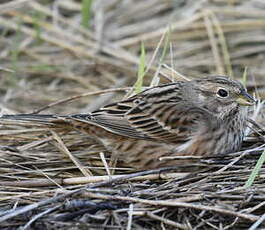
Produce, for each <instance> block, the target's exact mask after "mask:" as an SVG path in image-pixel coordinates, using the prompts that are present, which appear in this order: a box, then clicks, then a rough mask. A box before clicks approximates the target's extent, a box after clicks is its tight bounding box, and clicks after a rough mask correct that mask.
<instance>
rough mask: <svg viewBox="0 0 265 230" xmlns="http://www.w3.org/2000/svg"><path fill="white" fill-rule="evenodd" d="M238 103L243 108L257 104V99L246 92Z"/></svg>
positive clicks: (239, 97)
mask: <svg viewBox="0 0 265 230" xmlns="http://www.w3.org/2000/svg"><path fill="white" fill-rule="evenodd" d="M236 101H237V103H238V104H239V105H242V106H251V105H254V104H255V103H256V101H255V99H254V98H253V97H252V96H250V95H249V94H248V93H247V92H246V91H243V92H241V94H240V95H239V96H238V98H237V100H236Z"/></svg>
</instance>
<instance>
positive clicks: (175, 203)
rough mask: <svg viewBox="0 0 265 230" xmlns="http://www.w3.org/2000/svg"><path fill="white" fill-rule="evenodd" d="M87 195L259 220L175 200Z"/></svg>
mask: <svg viewBox="0 0 265 230" xmlns="http://www.w3.org/2000/svg"><path fill="white" fill-rule="evenodd" d="M85 195H86V196H88V197H90V198H96V199H103V200H119V201H127V202H134V203H141V204H146V205H153V206H169V207H182V208H192V209H197V210H203V211H211V212H217V213H220V214H223V215H229V216H235V217H240V218H242V219H246V220H249V221H252V222H254V221H257V220H258V219H259V216H256V215H252V214H244V213H240V212H235V211H231V210H227V209H223V208H218V207H211V206H206V205H199V204H191V203H185V202H178V201H174V200H146V199H141V198H135V197H127V196H118V195H115V196H113V195H112V196H110V195H103V194H98V193H97V194H96V193H91V192H85Z"/></svg>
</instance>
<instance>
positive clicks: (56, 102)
mask: <svg viewBox="0 0 265 230" xmlns="http://www.w3.org/2000/svg"><path fill="white" fill-rule="evenodd" d="M129 89H130V87H124V88H116V89H104V90H99V91H96V92H89V93H83V94H79V95H76V96H73V97H68V98H65V99H61V100H58V101H55V102H52V103H50V104H48V105H46V106H43V107H41V108H39V109H37V110H34V111H33V112H32V113H31V114H36V113H40V112H42V111H44V110H46V109H49V108H51V107H53V106H56V105H59V104H63V103H66V102H69V101H73V100H76V99H79V98H81V97H87V96H92V95H99V94H105V93H111V92H119V91H126V90H129Z"/></svg>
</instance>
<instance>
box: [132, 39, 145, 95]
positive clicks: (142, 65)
mask: <svg viewBox="0 0 265 230" xmlns="http://www.w3.org/2000/svg"><path fill="white" fill-rule="evenodd" d="M144 75H145V48H144V43H143V42H142V44H141V56H140V63H139V67H138V74H137V81H136V83H135V86H134V88H135V93H140V92H141V91H142V87H143V79H144Z"/></svg>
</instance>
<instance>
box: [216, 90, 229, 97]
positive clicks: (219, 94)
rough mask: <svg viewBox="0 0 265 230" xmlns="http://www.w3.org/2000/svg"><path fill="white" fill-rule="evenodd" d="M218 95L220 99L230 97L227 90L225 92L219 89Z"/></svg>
mask: <svg viewBox="0 0 265 230" xmlns="http://www.w3.org/2000/svg"><path fill="white" fill-rule="evenodd" d="M217 95H218V96H219V97H227V96H228V92H227V90H225V89H218V91H217Z"/></svg>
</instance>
